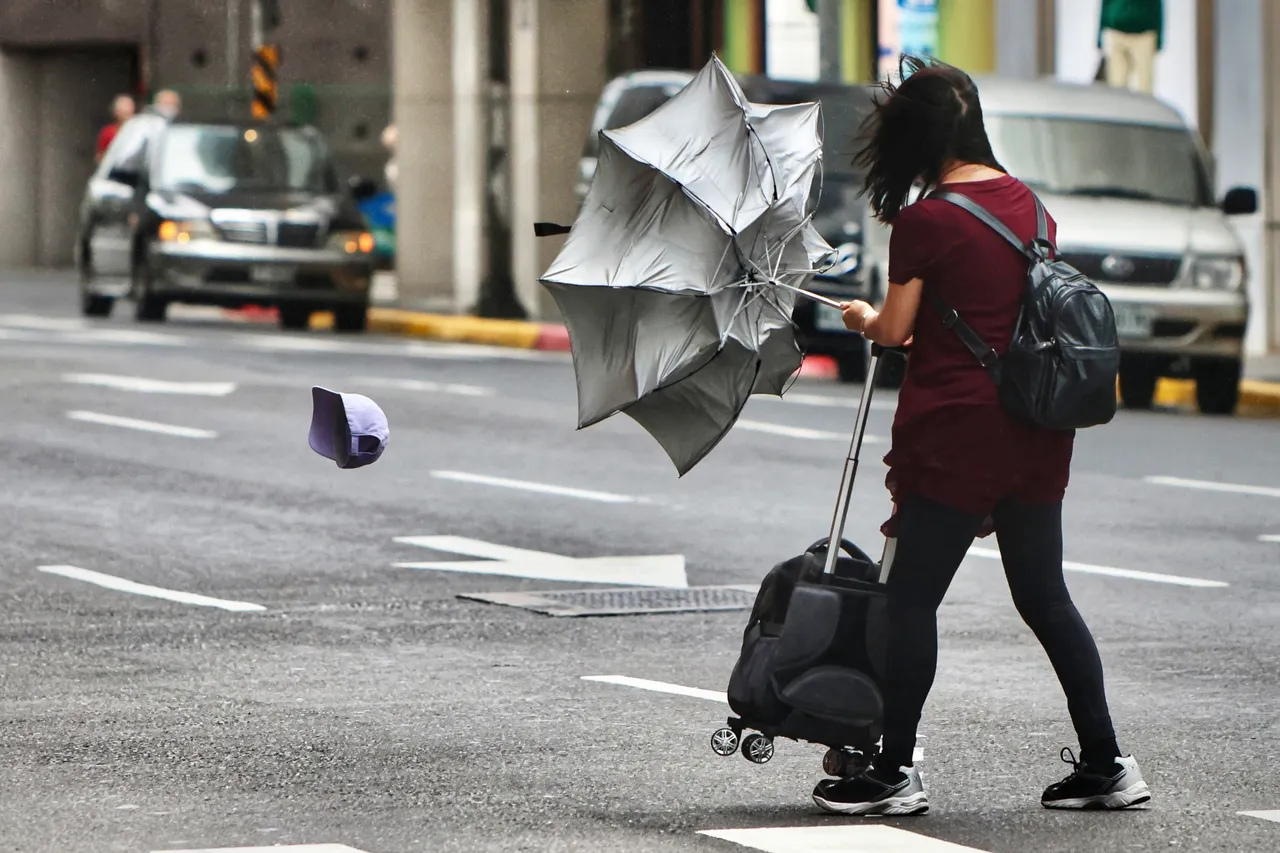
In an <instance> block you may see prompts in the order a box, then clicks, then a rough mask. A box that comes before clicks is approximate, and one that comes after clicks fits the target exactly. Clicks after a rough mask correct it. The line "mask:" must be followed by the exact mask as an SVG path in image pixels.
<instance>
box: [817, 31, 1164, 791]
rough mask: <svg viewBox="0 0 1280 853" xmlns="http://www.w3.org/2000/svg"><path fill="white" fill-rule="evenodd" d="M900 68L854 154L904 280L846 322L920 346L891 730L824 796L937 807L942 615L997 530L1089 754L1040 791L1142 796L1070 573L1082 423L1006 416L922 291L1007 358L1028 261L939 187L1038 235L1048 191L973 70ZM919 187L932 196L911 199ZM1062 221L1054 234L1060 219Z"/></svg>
mask: <svg viewBox="0 0 1280 853" xmlns="http://www.w3.org/2000/svg"><path fill="white" fill-rule="evenodd" d="M900 69H901V75H902V82H901V83H900V84H899V85H897V86H894V85H893V84H892V83H886V84H884V86H883V88H884V91H885V93H886V94H887V95H888V97H886V98H883V99H880V100H879V101H878V102H877V104H876V106H875V108H874V110H873V112H872V114H871V115H870V116H869V117H868V123H867V125H866V128H865V129H866V133H865V146H864V147H863V148H862V150H861V152H860V154H859V157H858V162H859V164H860V165H861V166H862V167H863V168H865V169H866V181H865V190H866V193H867V195H868V202H869V204H870V206H871V209H872V210H873V211H874V212H875V214H876V216H877V218H879V219H880V220H881V221H882V222H885V223H891V224H892V226H893V231H892V234H891V236H890V240H889V281H890V285H889V288H888V293H887V294H886V298H885V302H884V306H883V307H882V308H881V309H880V310H879V311H877V310H876V309H875V308H873V307H872V306H871V305H870V304H868V303H866V302H863V301H854V302H851V303H847V304H846V305H845V306H844V320H845V324H846V325H847V326H848V327H849V328H850V329H851V330H853V331H856V332H860V333H861V334H862V335H864V336H865V337H866V338H868V339H870V340H871V341H874V342H876V343H879V344H882V345H885V346H891V347H897V346H901V345H903V344H905V343H906V342H908V341H910V347H909V356H908V367H907V373H906V378H905V379H904V381H903V384H902V389H901V391H900V393H899V396H898V407H897V413H896V415H895V417H894V423H893V434H892V446H891V449H890V451H889V453H888V455H887V456H886V457H885V462H886V464H888V466H889V474H888V476H887V479H886V484H887V485H888V488H889V490H890V493H891V495H892V497H893V502H894V513H893V517H892V518H891V519H890V520H889V521H888V522H886V524H885V528H884V530H885V533H886V534H887V535H890V536H895V537H896V538H897V545H896V550H895V552H894V556H893V562H892V565H891V567H890V568H891V571H890V573H889V578H888V603H887V604H888V617H889V618H888V637H887V640H888V642H887V656H886V662H885V678H884V739H883V745H882V748H881V750H880V752H879V753H877V755H876V756H875V758H874V760H873V762H872V765H871V767H870V768H869V769H868V770H867V771H866V772H864V773H862V774H861V775H858V776H855V777H852V778H848V779H840V780H836V779H828V780H824V781H822V782H820V783H819V784H818V786H817V787H816V788H815V790H814V792H813V798H814V801H815V802H816V803H817V804H818V805H819V806H820V807H822V808H823V809H826V810H827V811H831V812H836V813H841V814H915V813H919V812H923V811H926V810H927V809H928V798H927V795H926V793H925V790H924V786H923V783H922V782H921V780H920V774H919V771H918V770H917V769H916V768H915V767H914V766H912V761H911V757H912V753H913V750H914V747H915V742H916V727H917V725H918V723H919V721H920V716H921V712H922V709H923V707H924V704H925V700H926V699H927V697H928V695H929V690H930V688H931V687H932V686H933V678H934V673H935V670H936V668H937V662H938V627H937V611H938V607H939V605H941V603H942V599H943V597H944V596H945V595H946V592H947V588H948V586H949V585H950V583H951V579H952V578H953V577H954V575H955V573H956V570H957V569H958V568H959V567H960V563H961V561H963V560H964V558H965V555H966V553H967V552H968V550H969V548H970V546H971V545H972V544H973V541H974V539H975V537H978V536H985V535H987V534H989V533H991V532H992V531H994V532H995V533H996V536H997V539H998V541H999V544H1000V553H1001V557H1002V559H1003V562H1004V568H1005V575H1006V577H1007V579H1008V582H1009V589H1010V592H1011V593H1012V596H1013V601H1014V604H1015V606H1016V607H1017V609H1018V612H1019V614H1020V615H1021V616H1022V618H1023V619H1024V620H1025V621H1026V623H1027V625H1028V626H1030V628H1031V630H1032V631H1033V632H1034V633H1035V635H1036V638H1037V639H1038V640H1039V641H1040V643H1041V645H1042V646H1044V649H1045V652H1046V653H1047V654H1048V657H1049V660H1050V662H1051V663H1052V665H1053V668H1054V671H1055V672H1056V673H1057V675H1058V680H1059V681H1060V682H1061V685H1062V689H1063V691H1064V692H1065V693H1066V697H1067V708H1068V711H1069V713H1070V715H1071V721H1072V724H1073V726H1074V728H1075V730H1076V734H1077V736H1078V737H1079V739H1080V745H1081V760H1080V761H1077V760H1076V759H1075V756H1074V754H1072V753H1071V750H1069V749H1064V750H1063V759H1064V760H1067V761H1069V763H1071V764H1073V765H1074V771H1075V772H1073V773H1071V774H1070V775H1069V776H1068V777H1067V778H1066V779H1064V780H1062V781H1061V782H1058V783H1055V784H1054V785H1051V786H1049V787H1048V788H1047V789H1046V790H1045V791H1044V793H1043V794H1042V795H1041V803H1042V804H1043V805H1044V806H1046V807H1050V808H1089V807H1092V808H1123V807H1127V806H1130V805H1136V804H1138V803H1142V802H1146V801H1147V800H1149V799H1150V791H1149V790H1148V788H1147V784H1146V782H1145V781H1144V780H1143V778H1142V773H1141V770H1139V768H1138V765H1137V761H1136V760H1135V759H1134V758H1133V757H1132V756H1123V755H1122V754H1121V752H1120V749H1119V747H1118V745H1117V743H1116V734H1115V729H1114V727H1113V725H1112V722H1111V716H1110V712H1109V710H1108V707H1107V698H1106V692H1105V690H1104V687H1103V671H1102V662H1101V660H1100V658H1099V655H1098V648H1097V644H1096V643H1095V642H1094V639H1093V637H1092V635H1091V634H1090V633H1089V629H1088V627H1087V626H1086V625H1085V623H1084V620H1083V619H1082V618H1081V617H1080V613H1079V611H1078V610H1077V609H1076V606H1075V604H1074V603H1073V602H1072V600H1071V596H1070V594H1069V593H1068V591H1067V587H1066V583H1065V581H1064V579H1063V573H1062V500H1063V496H1064V494H1065V492H1066V488H1067V482H1068V479H1069V475H1070V466H1071V454H1072V446H1073V442H1074V433H1072V432H1061V431H1051V430H1046V429H1042V428H1039V427H1036V426H1031V425H1028V424H1026V423H1023V422H1020V421H1017V420H1014V419H1013V418H1012V417H1011V416H1010V415H1008V414H1007V413H1006V412H1005V410H1004V409H1003V408H1002V407H1001V405H1000V402H999V397H998V394H997V389H996V384H995V382H993V381H992V378H991V376H990V374H989V373H988V371H987V370H986V369H985V368H983V367H982V365H981V364H980V363H979V362H978V360H977V359H976V358H974V356H973V354H972V353H971V352H970V351H969V350H968V349H967V348H966V347H965V346H964V344H963V342H962V341H961V339H960V337H959V336H958V335H957V334H956V333H955V332H954V331H952V330H950V329H948V328H946V327H945V326H944V325H943V323H942V318H941V315H940V314H939V313H938V312H937V310H935V308H934V306H933V303H932V301H931V300H930V299H923V298H922V297H923V296H924V295H926V294H927V291H930V290H931V291H933V292H934V293H936V295H937V296H939V297H941V299H942V301H943V302H944V303H946V304H947V305H949V306H950V307H951V308H952V309H954V310H955V311H957V312H958V313H959V314H960V316H961V317H963V318H964V319H965V320H966V321H967V322H968V323H969V324H970V325H971V326H972V327H973V328H974V329H975V330H976V331H977V332H978V334H979V335H981V337H982V338H983V340H984V341H986V342H987V343H988V344H989V345H990V346H991V347H993V348H994V349H995V350H996V351H997V352H998V353H1000V354H1001V355H1003V354H1004V352H1005V351H1006V350H1007V348H1008V344H1009V342H1010V340H1011V339H1012V337H1013V331H1014V325H1015V323H1016V321H1017V317H1018V312H1019V307H1020V305H1021V303H1022V299H1023V295H1024V293H1025V292H1026V288H1027V272H1028V264H1027V260H1026V258H1025V257H1023V256H1022V255H1020V254H1019V253H1018V251H1017V250H1015V249H1014V248H1013V247H1012V246H1010V245H1009V244H1008V243H1007V242H1005V240H1004V239H1002V238H1001V237H1000V236H999V235H998V234H997V233H996V232H995V231H993V230H991V229H990V228H989V227H988V226H986V225H985V224H983V223H982V222H981V221H979V220H978V219H977V218H976V217H974V216H973V215H972V214H970V213H969V212H967V211H965V210H964V209H962V208H960V207H958V206H956V205H953V204H951V203H949V202H946V201H943V200H941V199H934V198H930V197H929V196H928V194H927V193H929V192H932V191H934V190H936V189H938V188H945V190H947V191H949V192H955V193H960V194H963V195H966V196H968V197H969V198H971V199H972V200H974V201H976V202H977V203H979V204H980V205H982V206H983V207H985V208H986V209H987V210H989V211H990V212H991V213H992V214H993V215H995V216H996V217H997V218H998V219H1000V220H1001V221H1002V222H1003V223H1004V224H1006V225H1007V226H1008V227H1009V228H1010V229H1012V230H1013V232H1014V233H1015V234H1016V235H1017V236H1018V237H1019V238H1020V239H1022V240H1024V241H1027V242H1029V241H1030V240H1031V239H1032V238H1033V237H1034V236H1035V233H1036V207H1035V205H1036V200H1035V196H1034V195H1033V194H1032V192H1031V190H1030V189H1028V188H1027V187H1026V186H1025V185H1024V184H1023V183H1022V182H1021V181H1018V180H1017V179H1015V178H1013V177H1011V176H1010V175H1009V174H1007V173H1006V171H1005V169H1004V168H1003V167H1002V166H1001V165H1000V163H999V162H997V160H996V158H995V154H994V153H993V151H992V148H991V143H990V141H989V140H988V138H987V133H986V128H985V126H984V124H983V118H982V106H981V103H980V101H979V98H978V91H977V88H976V87H975V85H974V83H973V80H972V79H970V78H969V76H968V75H967V74H965V73H964V72H963V71H960V70H959V69H956V68H952V67H951V66H948V65H944V64H942V63H938V62H925V61H924V60H921V59H918V58H915V57H910V56H906V57H903V60H902V63H901V66H900ZM917 186H922V187H923V188H924V190H925V192H926V194H925V195H924V196H923V197H922V198H921V199H920V200H919V201H916V202H915V203H914V204H910V205H908V204H907V201H908V198H909V196H910V194H911V192H912V190H913V188H915V187H917ZM1048 225H1049V236H1050V239H1051V241H1052V240H1053V239H1055V235H1056V225H1055V223H1054V222H1053V220H1052V217H1049V221H1048ZM1067 756H1071V757H1070V758H1068V757H1067Z"/></svg>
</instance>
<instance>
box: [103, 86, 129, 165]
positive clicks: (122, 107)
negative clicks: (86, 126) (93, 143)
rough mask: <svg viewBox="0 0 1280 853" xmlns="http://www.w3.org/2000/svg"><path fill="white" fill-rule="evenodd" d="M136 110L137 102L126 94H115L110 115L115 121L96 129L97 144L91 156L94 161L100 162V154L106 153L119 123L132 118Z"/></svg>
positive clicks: (118, 128) (118, 127)
mask: <svg viewBox="0 0 1280 853" xmlns="http://www.w3.org/2000/svg"><path fill="white" fill-rule="evenodd" d="M136 111H137V104H135V103H134V101H133V98H131V97H129V96H128V95H117V96H116V99H115V100H114V101H112V103H111V115H112V117H113V118H114V119H115V121H114V122H112V123H111V124H109V125H107V126H106V127H104V128H102V130H100V131H98V145H97V149H96V151H95V152H94V158H93V159H94V162H95V163H101V162H102V155H103V154H106V153H107V147H108V146H109V145H111V140H113V139H115V138H116V132H117V131H119V130H120V125H122V124H124V123H125V122H126V121H128V120H129V119H131V118H133V114H134V113H135V112H136Z"/></svg>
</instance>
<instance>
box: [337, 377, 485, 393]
mask: <svg viewBox="0 0 1280 853" xmlns="http://www.w3.org/2000/svg"><path fill="white" fill-rule="evenodd" d="M352 382H353V383H358V384H361V385H370V386H373V387H375V388H394V389H396V390H399V391H422V392H424V393H427V394H456V395H457V396H459V397H492V396H493V395H494V393H495V392H494V389H492V388H485V387H483V386H480V385H458V384H454V383H441V382H427V381H425V380H422V379H379V378H376V377H360V378H358V379H353V380H352Z"/></svg>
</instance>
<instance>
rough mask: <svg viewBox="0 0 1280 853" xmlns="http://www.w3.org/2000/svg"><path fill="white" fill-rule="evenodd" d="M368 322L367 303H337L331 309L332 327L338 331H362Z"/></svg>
mask: <svg viewBox="0 0 1280 853" xmlns="http://www.w3.org/2000/svg"><path fill="white" fill-rule="evenodd" d="M368 323H369V307H368V306H367V305H339V306H337V307H336V308H334V309H333V328H334V330H335V331H338V332H363V331H364V330H365V328H366V327H367V326H368Z"/></svg>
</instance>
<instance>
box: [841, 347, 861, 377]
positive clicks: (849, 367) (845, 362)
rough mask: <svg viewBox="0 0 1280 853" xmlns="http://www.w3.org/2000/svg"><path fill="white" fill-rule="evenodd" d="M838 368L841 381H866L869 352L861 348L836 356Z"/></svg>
mask: <svg viewBox="0 0 1280 853" xmlns="http://www.w3.org/2000/svg"><path fill="white" fill-rule="evenodd" d="M836 370H837V373H838V375H839V377H840V381H841V382H865V381H866V379H867V354H866V353H865V352H863V351H862V349H861V348H858V349H855V350H849V351H848V352H843V353H841V354H840V355H838V356H836Z"/></svg>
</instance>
